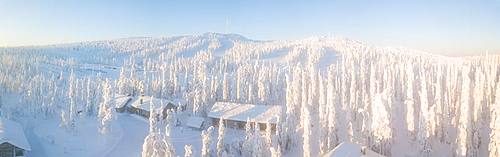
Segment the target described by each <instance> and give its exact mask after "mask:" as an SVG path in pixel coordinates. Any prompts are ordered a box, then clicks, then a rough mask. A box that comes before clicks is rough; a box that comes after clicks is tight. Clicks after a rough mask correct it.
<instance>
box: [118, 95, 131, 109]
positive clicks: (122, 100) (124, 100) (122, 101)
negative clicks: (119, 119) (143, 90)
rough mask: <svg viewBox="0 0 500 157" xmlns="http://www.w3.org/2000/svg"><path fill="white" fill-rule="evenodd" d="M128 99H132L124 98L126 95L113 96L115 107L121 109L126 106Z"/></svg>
mask: <svg viewBox="0 0 500 157" xmlns="http://www.w3.org/2000/svg"><path fill="white" fill-rule="evenodd" d="M130 99H132V97H130V96H126V95H120V94H116V95H115V107H116V108H122V107H123V106H125V105H126V104H127V102H128V101H129V100H130Z"/></svg>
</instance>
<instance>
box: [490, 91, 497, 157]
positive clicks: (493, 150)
mask: <svg viewBox="0 0 500 157" xmlns="http://www.w3.org/2000/svg"><path fill="white" fill-rule="evenodd" d="M495 91H496V95H495V101H494V103H493V104H492V105H491V107H490V108H491V121H490V128H491V132H490V143H489V145H488V151H489V153H490V155H489V157H498V156H500V82H497V85H496V90H495Z"/></svg>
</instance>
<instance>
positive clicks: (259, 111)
mask: <svg viewBox="0 0 500 157" xmlns="http://www.w3.org/2000/svg"><path fill="white" fill-rule="evenodd" d="M280 114H281V106H277V105H254V104H241V103H231V102H216V103H215V104H214V105H213V106H212V109H211V110H210V112H209V113H208V117H209V118H210V119H212V125H214V126H218V125H219V120H220V119H221V118H222V119H223V120H224V125H225V126H226V127H231V128H236V129H245V125H246V123H247V120H248V121H249V122H250V123H251V125H252V126H255V125H259V128H260V129H261V130H265V129H266V127H267V123H270V125H271V127H272V130H273V131H275V130H276V126H277V123H278V116H279V115H280Z"/></svg>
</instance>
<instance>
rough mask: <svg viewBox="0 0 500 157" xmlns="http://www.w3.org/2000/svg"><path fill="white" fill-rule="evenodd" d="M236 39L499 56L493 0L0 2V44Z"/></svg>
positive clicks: (499, 28) (497, 6) (498, 7)
mask: <svg viewBox="0 0 500 157" xmlns="http://www.w3.org/2000/svg"><path fill="white" fill-rule="evenodd" d="M205 32H221V33H236V34H241V35H243V36H246V37H248V38H250V39H255V40H276V39H299V38H305V37H310V36H322V35H337V36H343V37H347V38H351V39H356V40H360V41H364V42H367V43H370V44H373V45H378V46H396V47H407V48H412V49H418V50H423V51H428V52H431V53H439V54H444V55H453V56H457V55H478V54H484V53H485V52H487V51H489V52H490V53H495V52H496V53H500V0H463V1H462V0H454V1H451V0H441V1H430V0H419V1H415V2H409V1H406V0H403V2H402V1H401V0H390V1H389V0H385V1H373V0H371V1H370V0H349V1H348V0H343V1H336V0H330V1H320V0H311V1H293V0H292V1H284V0H283V1H280V0H276V1H268V0H246V1H245V0H241V1H236V0H227V1H223V0H215V1H204V0H200V1H189V0H183V1H181V0H179V1H176V0H174V1H159V0H158V1H154V0H151V1H140V0H32V1H29V0H0V46H20V45H43V44H54V43H68V42H78V41H91V40H105V39H116V38H126V37H136V36H149V37H160V36H175V35H190V34H202V33H205Z"/></svg>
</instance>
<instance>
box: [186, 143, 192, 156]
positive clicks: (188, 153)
mask: <svg viewBox="0 0 500 157" xmlns="http://www.w3.org/2000/svg"><path fill="white" fill-rule="evenodd" d="M184 157H193V146H192V145H184Z"/></svg>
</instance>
